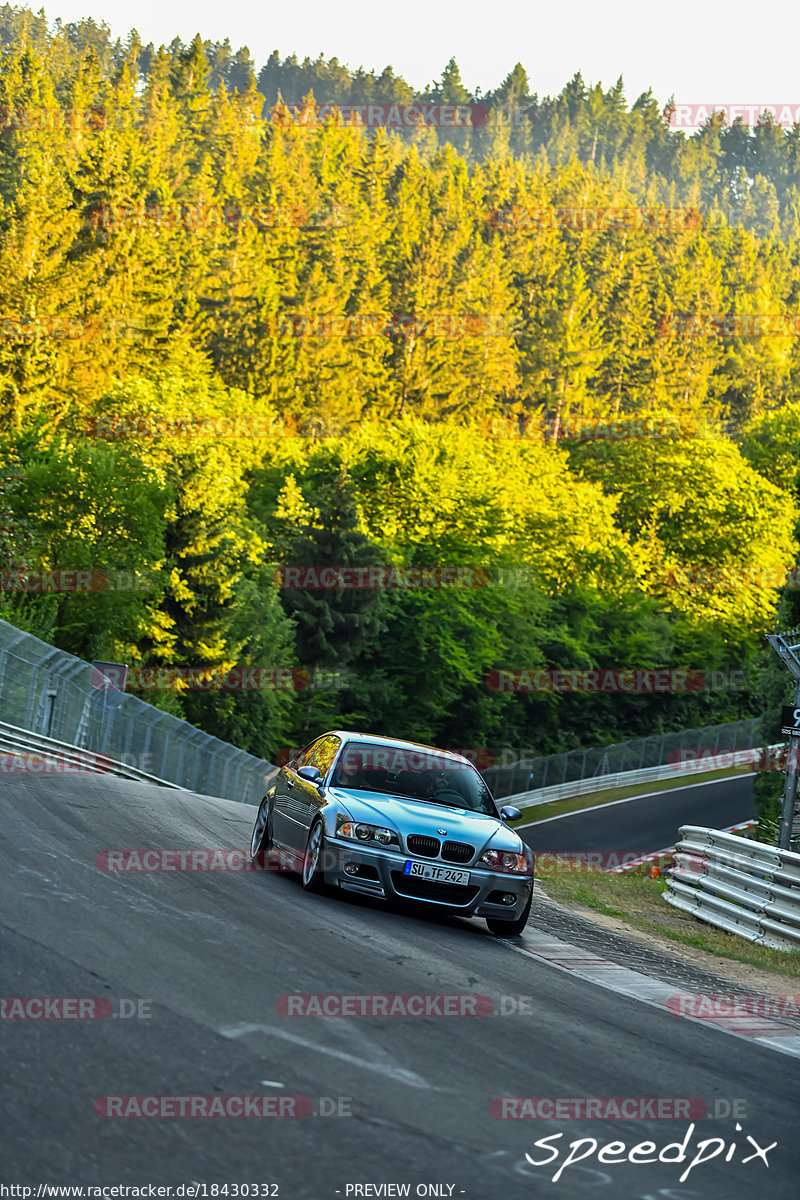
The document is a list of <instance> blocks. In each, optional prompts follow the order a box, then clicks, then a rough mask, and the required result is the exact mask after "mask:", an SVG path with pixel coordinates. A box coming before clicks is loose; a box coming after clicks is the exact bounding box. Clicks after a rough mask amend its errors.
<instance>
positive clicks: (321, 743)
mask: <svg viewBox="0 0 800 1200" xmlns="http://www.w3.org/2000/svg"><path fill="white" fill-rule="evenodd" d="M341 742H342V740H341V738H338V737H337V736H336V734H334V733H327V734H325V736H324V737H321V738H318V739H317V741H316V742H314V744H313V746H312V747H311V748H310V750H309V751H308V754H307V755H306V757H305V759H304V761H303V762H302V763H301V764H300V765H301V766H308V767H317V768H318V769H319V773H320V775H322V776H325V775H327V773H328V771H329V770H330V765H331V763H332V762H333V760H334V758H335V757H336V752H337V751H338V749H339V746H340V745H341Z"/></svg>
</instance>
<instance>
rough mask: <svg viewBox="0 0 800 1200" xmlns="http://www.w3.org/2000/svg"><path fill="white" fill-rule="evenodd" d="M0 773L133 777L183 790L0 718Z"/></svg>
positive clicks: (105, 756) (129, 767)
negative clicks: (18, 727)
mask: <svg viewBox="0 0 800 1200" xmlns="http://www.w3.org/2000/svg"><path fill="white" fill-rule="evenodd" d="M0 772H1V773H2V774H9V775H14V774H17V773H19V774H21V775H43V774H49V773H51V772H53V773H58V774H64V775H81V774H83V773H84V772H89V773H90V774H96V775H117V776H119V777H120V778H121V779H136V780H138V781H139V782H140V783H155V784H159V785H160V786H161V787H169V788H176V789H177V790H178V791H186V790H187V789H186V788H182V787H181V786H180V785H179V784H177V783H170V781H169V780H168V779H159V778H158V777H157V776H155V775H148V774H147V772H146V771H139V770H137V768H136V767H133V766H130V765H129V764H128V763H122V762H117V761H116V759H113V758H109V757H108V756H107V755H105V754H94V753H93V752H92V751H91V750H81V749H79V748H78V747H77V746H70V745H69V744H68V743H67V742H58V741H56V740H55V739H54V738H48V737H42V736H41V735H37V734H35V733H31V732H30V730H28V729H17V727H16V726H15V725H6V724H5V722H3V721H0Z"/></svg>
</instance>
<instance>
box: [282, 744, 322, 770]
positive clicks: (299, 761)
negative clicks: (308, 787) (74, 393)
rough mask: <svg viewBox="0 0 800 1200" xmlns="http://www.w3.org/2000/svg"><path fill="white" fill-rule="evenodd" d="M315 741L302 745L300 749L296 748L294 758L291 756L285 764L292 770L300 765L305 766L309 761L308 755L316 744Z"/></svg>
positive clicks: (297, 768)
mask: <svg viewBox="0 0 800 1200" xmlns="http://www.w3.org/2000/svg"><path fill="white" fill-rule="evenodd" d="M316 744H317V743H316V742H312V743H311V744H310V745H309V746H304V748H303V749H302V750H298V751H297V754H295V756H294V758H291V759H290V760H289V762H288V763H287V764H286V765H287V766H288V767H290V768H291V770H292V771H297V770H299V769H300V767H305V766H306V765H307V764H308V762H309V761H310V759H309V755H310V754H311V751H312V750H313V749H314V747H315V746H316Z"/></svg>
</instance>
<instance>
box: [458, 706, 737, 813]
mask: <svg viewBox="0 0 800 1200" xmlns="http://www.w3.org/2000/svg"><path fill="white" fill-rule="evenodd" d="M760 737H761V735H760V732H759V722H758V720H757V719H755V718H752V717H751V718H747V719H746V720H743V721H726V722H725V723H724V724H722V725H704V726H703V727H702V728H700V729H680V730H676V731H675V732H673V733H658V734H654V735H653V736H652V737H647V738H634V739H633V740H632V741H628V742H616V743H614V744H612V745H609V746H593V747H589V748H585V749H580V750H567V751H565V752H564V753H563V754H548V755H543V756H539V757H537V756H535V755H533V754H530V755H527V754H526V755H525V756H522V755H520V753H519V752H518V751H517V752H516V754H515V753H514V752H513V751H499V752H498V757H499V758H501V759H504V760H505V761H500V762H496V763H495V764H494V765H493V766H491V767H487V768H486V769H484V770H483V771H482V772H481V774H482V775H483V777H484V778H485V780H486V782H487V783H488V785H489V787H490V788H491V790H492V795H493V796H496V797H497V799H498V800H500V799H503V800H506V799H510V798H511V797H512V796H522V795H528V794H531V793H534V792H535V793H536V794H537V795H538V794H542V793H543V792H545V791H546V792H547V793H548V794H549V796H550V797H551V798H553V799H558V798H560V797H559V796H558V795H557V794H556V793H555V792H552V791H551V789H552V788H554V787H557V786H559V785H561V784H568V785H569V790H568V791H565V792H564V793H563V795H570V796H576V795H581V794H583V791H596V790H597V788H604V787H614V786H615V785H614V784H612V783H609V782H608V781H609V779H610V778H611V777H612V776H616V775H621V774H624V775H630V774H631V773H632V772H642V773H643V774H642V775H641V777H640V778H641V782H643V783H646V782H649V780H653V779H669V778H671V776H672V775H673V774H674V773H675V772H676V771H677V770H689V767H688V765H685V760H686V759H687V758H688V759H690V758H692V757H693V756H694V754H695V753H697V752H698V751H699V752H700V753H701V754H702V756H703V757H713V756H717V755H726V754H730V753H732V752H736V751H740V750H750V749H752V747H753V746H757V745H758V744H759V741H760ZM693 748H695V749H693ZM506 756H510V757H511V758H512V759H513V761H507V759H506ZM658 768H661V769H664V770H665V771H666V772H667V773H666V774H664V775H657V774H652V775H649V776H648V775H647V774H646V772H647V771H654V770H656V769H658ZM710 769H711V768H710V767H706V770H710ZM633 782H636V781H635V780H634V781H633ZM577 784H581V785H582V789H583V791H582V790H580V789H577V788H576V786H575V785H577Z"/></svg>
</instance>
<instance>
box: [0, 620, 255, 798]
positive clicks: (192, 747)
mask: <svg viewBox="0 0 800 1200" xmlns="http://www.w3.org/2000/svg"><path fill="white" fill-rule="evenodd" d="M0 721H3V722H4V723H5V724H8V725H15V726H17V727H18V728H20V729H25V730H27V731H29V732H31V733H34V734H38V735H41V736H43V737H48V738H53V739H55V740H56V741H59V742H66V743H68V744H69V745H71V746H77V747H79V748H80V749H83V750H86V751H87V752H90V753H91V754H95V755H101V756H104V757H107V758H110V759H113V760H115V761H117V762H121V763H123V764H125V765H126V766H129V767H132V768H134V769H135V770H136V771H141V772H144V773H146V774H147V775H152V776H155V777H156V778H157V779H162V780H166V781H167V782H168V783H174V784H177V785H178V786H179V787H183V788H188V789H189V790H190V791H193V792H202V793H204V794H205V795H208V796H223V797H225V798H226V799H229V800H242V801H244V802H245V803H251V804H256V803H258V801H259V800H260V799H261V798H262V796H263V795H264V791H265V787H264V776H265V774H267V773H268V772H271V771H274V767H273V764H272V763H270V762H268V761H267V760H266V759H262V758H256V757H255V755H252V754H248V753H246V751H244V750H239V749H237V747H236V746H231V745H230V744H229V743H228V742H223V741H221V740H220V739H219V738H216V737H213V736H212V735H211V734H208V733H204V732H203V730H202V729H197V728H196V727H195V726H194V725H190V724H189V722H188V721H182V720H181V719H180V718H179V717H175V716H173V715H172V714H171V713H166V712H162V711H161V710H160V709H158V708H154V707H153V705H152V704H147V703H145V701H144V700H140V699H139V698H138V696H131V695H129V694H128V693H126V692H123V691H119V690H117V689H115V688H113V687H108V686H107V680H106V677H104V675H103V674H102V673H101V672H100V671H98V670H96V669H95V668H93V667H92V664H91V663H88V662H84V660H83V659H80V658H75V657H74V655H72V654H67V653H66V652H65V651H63V650H57V649H56V648H55V647H53V646H49V645H47V643H46V642H42V641H40V640H39V638H36V637H34V636H33V635H32V634H29V633H24V632H23V631H22V630H20V629H16V628H15V627H14V626H13V625H9V624H8V623H7V622H6V621H2V620H0Z"/></svg>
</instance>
